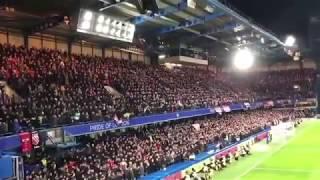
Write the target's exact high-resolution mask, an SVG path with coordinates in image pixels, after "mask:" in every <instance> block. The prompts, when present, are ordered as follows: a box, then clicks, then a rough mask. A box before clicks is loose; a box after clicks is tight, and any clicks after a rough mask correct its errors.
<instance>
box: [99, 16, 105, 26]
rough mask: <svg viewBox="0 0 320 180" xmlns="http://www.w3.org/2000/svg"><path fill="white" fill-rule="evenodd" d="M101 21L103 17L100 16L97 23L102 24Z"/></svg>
mask: <svg viewBox="0 0 320 180" xmlns="http://www.w3.org/2000/svg"><path fill="white" fill-rule="evenodd" d="M103 21H104V16H103V15H100V16H99V17H98V23H100V24H102V23H103Z"/></svg>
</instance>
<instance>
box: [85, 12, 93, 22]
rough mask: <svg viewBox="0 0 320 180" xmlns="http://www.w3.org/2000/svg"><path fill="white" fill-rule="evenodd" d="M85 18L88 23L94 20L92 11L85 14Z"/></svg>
mask: <svg viewBox="0 0 320 180" xmlns="http://www.w3.org/2000/svg"><path fill="white" fill-rule="evenodd" d="M83 18H84V19H85V20H86V21H90V20H91V19H92V12H90V11H87V12H85V13H84V16H83Z"/></svg>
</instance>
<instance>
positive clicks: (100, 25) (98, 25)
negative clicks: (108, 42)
mask: <svg viewBox="0 0 320 180" xmlns="http://www.w3.org/2000/svg"><path fill="white" fill-rule="evenodd" d="M102 28H103V27H102V24H97V26H96V31H97V32H101V31H102Z"/></svg>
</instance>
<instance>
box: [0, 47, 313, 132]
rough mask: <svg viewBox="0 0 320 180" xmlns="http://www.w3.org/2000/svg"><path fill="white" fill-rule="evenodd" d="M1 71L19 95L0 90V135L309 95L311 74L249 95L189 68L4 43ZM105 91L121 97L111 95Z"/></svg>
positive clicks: (279, 80)
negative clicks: (298, 92)
mask: <svg viewBox="0 0 320 180" xmlns="http://www.w3.org/2000/svg"><path fill="white" fill-rule="evenodd" d="M0 67H1V69H0V79H2V80H4V81H6V82H7V83H8V85H9V86H10V87H11V88H12V89H13V90H14V91H16V92H17V94H18V95H17V96H10V97H9V96H7V95H5V93H4V91H3V90H1V91H0V92H1V94H0V97H1V100H0V103H1V104H0V106H1V109H0V131H1V132H0V133H5V132H19V131H21V130H24V129H30V128H38V127H40V126H58V125H61V124H69V123H75V122H78V121H92V120H100V119H112V118H114V117H117V118H121V119H125V118H128V117H130V116H141V115H146V114H151V113H163V112H172V111H177V110H182V109H191V108H199V107H208V106H215V105H218V104H226V103H227V104H228V103H231V102H239V101H244V100H253V99H255V98H256V96H258V95H259V96H261V97H271V96H274V97H277V95H288V96H290V95H291V89H290V90H289V87H292V86H293V84H295V83H296V81H299V82H301V83H300V84H299V85H300V86H299V87H300V88H307V90H308V92H305V91H304V90H303V91H301V94H304V93H306V94H311V91H310V88H311V85H310V84H312V83H311V82H312V81H313V79H312V78H313V76H312V75H313V73H306V75H307V76H297V77H296V76H293V74H296V73H295V72H290V71H288V72H280V73H270V74H268V73H266V74H265V75H264V76H255V80H253V81H252V82H254V83H252V84H251V85H252V86H253V87H252V88H248V87H244V86H243V85H242V86H241V85H239V84H241V83H231V82H238V81H237V80H235V81H231V82H227V80H226V78H222V79H224V80H221V78H217V76H216V74H214V73H212V72H210V71H204V70H200V69H196V68H190V67H178V68H174V69H167V68H166V67H164V66H156V65H145V64H143V63H138V62H131V61H128V60H118V59H114V58H101V57H92V56H83V55H72V56H71V57H70V58H68V56H67V53H64V52H60V51H56V50H50V49H34V48H30V49H27V48H25V47H15V46H13V45H9V44H1V45H0ZM292 77H294V78H292ZM239 82H240V81H239ZM242 82H243V81H242ZM250 82H251V81H250ZM280 84H281V86H279V85H280ZM108 86H110V87H112V88H114V89H115V90H117V91H118V92H120V93H119V94H117V93H112V92H110V90H108V88H107V87H108ZM249 87H250V86H249ZM279 87H281V88H279ZM275 89H276V90H277V91H274V90H275ZM288 92H289V93H288Z"/></svg>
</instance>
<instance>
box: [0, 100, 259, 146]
mask: <svg viewBox="0 0 320 180" xmlns="http://www.w3.org/2000/svg"><path fill="white" fill-rule="evenodd" d="M263 105H264V103H263V102H253V103H249V102H245V103H235V104H231V105H229V106H227V105H224V106H219V107H213V108H200V109H192V110H186V111H178V112H173V113H164V114H156V115H150V116H142V117H134V118H131V119H129V120H125V121H121V122H119V121H114V120H105V121H99V122H92V123H82V124H75V125H69V126H64V127H60V129H61V130H63V131H64V134H65V135H67V136H81V135H86V134H93V133H97V132H103V131H108V130H115V129H120V128H128V127H135V126H142V125H147V124H154V123H160V122H166V121H174V120H180V119H186V118H191V117H200V116H205V115H211V114H215V113H220V114H221V113H223V112H232V111H239V110H249V109H257V108H261V107H263ZM54 129H59V128H54ZM51 130H53V128H48V129H45V130H41V131H42V132H43V131H46V132H49V131H51ZM21 145H22V139H21V137H20V135H19V134H15V135H11V136H4V137H0V151H1V150H2V151H5V150H12V149H15V148H20V147H21Z"/></svg>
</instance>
